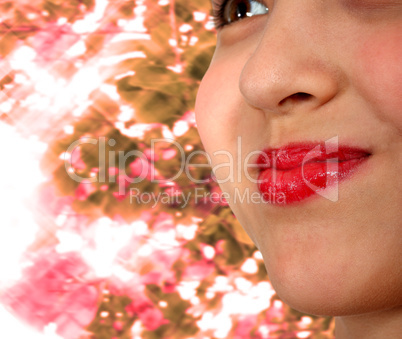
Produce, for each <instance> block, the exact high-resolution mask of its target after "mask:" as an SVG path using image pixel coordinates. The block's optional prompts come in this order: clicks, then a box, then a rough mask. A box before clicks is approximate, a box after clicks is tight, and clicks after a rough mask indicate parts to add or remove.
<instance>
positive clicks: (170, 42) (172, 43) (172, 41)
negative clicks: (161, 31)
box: [168, 39, 177, 47]
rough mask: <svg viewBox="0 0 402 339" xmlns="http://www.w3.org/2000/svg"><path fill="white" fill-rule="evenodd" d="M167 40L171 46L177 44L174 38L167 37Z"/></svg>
mask: <svg viewBox="0 0 402 339" xmlns="http://www.w3.org/2000/svg"><path fill="white" fill-rule="evenodd" d="M168 42H169V45H170V46H172V47H176V46H177V40H176V39H169V40H168Z"/></svg>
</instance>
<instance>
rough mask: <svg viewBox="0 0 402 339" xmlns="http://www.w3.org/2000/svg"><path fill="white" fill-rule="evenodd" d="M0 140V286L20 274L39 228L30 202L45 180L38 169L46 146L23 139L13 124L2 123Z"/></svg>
mask: <svg viewBox="0 0 402 339" xmlns="http://www.w3.org/2000/svg"><path fill="white" fill-rule="evenodd" d="M0 142H1V144H2V145H3V147H2V154H1V155H2V159H3V162H2V166H0V178H1V180H0V208H1V218H2V220H1V224H2V225H3V226H4V227H0V285H2V284H4V285H6V284H8V283H11V282H12V281H13V280H17V279H19V278H20V277H21V267H20V260H21V259H22V257H23V255H24V253H25V251H26V249H27V247H28V246H29V245H30V244H32V242H33V241H34V239H35V236H36V234H37V232H38V230H39V225H38V224H37V220H38V218H35V216H34V214H33V212H34V209H33V207H34V206H32V203H33V202H34V201H35V200H34V194H35V191H36V188H37V187H38V186H39V185H40V184H41V183H42V182H44V181H45V180H46V178H45V177H44V176H43V174H42V173H41V170H40V158H41V157H42V155H43V153H44V152H45V150H46V148H47V145H46V144H44V143H42V142H40V141H38V139H37V138H35V137H30V138H23V137H22V136H21V135H20V134H18V133H17V132H16V131H15V128H14V127H12V126H10V125H6V124H4V123H2V122H0ZM10 159H11V160H12V161H9V160H10ZM27 164H29V165H27ZM44 222H45V221H44ZM43 226H46V224H44V225H43ZM0 287H1V286H0Z"/></svg>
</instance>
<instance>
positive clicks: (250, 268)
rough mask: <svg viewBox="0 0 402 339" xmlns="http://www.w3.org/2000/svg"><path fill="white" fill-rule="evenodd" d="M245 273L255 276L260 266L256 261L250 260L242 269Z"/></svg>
mask: <svg viewBox="0 0 402 339" xmlns="http://www.w3.org/2000/svg"><path fill="white" fill-rule="evenodd" d="M240 269H241V270H242V271H243V272H244V273H248V274H254V273H257V272H258V265H257V262H256V261H255V259H252V258H248V259H247V260H246V261H245V262H244V263H243V265H242V266H241V268H240Z"/></svg>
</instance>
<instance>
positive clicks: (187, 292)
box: [176, 281, 201, 300]
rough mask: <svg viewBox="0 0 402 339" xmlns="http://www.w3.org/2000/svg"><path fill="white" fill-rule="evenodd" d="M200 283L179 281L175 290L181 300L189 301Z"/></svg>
mask: <svg viewBox="0 0 402 339" xmlns="http://www.w3.org/2000/svg"><path fill="white" fill-rule="evenodd" d="M200 283H201V282H200V281H181V282H180V284H179V285H178V286H177V287H176V288H177V291H178V292H179V294H180V297H181V298H182V299H183V300H190V299H191V298H193V297H195V295H196V293H197V291H196V289H197V288H198V286H200Z"/></svg>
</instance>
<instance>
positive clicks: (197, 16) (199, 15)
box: [193, 12, 207, 22]
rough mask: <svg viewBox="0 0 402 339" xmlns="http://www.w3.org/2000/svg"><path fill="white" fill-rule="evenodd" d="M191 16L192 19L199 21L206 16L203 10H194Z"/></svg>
mask: <svg viewBox="0 0 402 339" xmlns="http://www.w3.org/2000/svg"><path fill="white" fill-rule="evenodd" d="M193 17H194V21H197V22H200V21H204V20H205V18H206V17H207V14H206V13H204V12H194V13H193Z"/></svg>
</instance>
